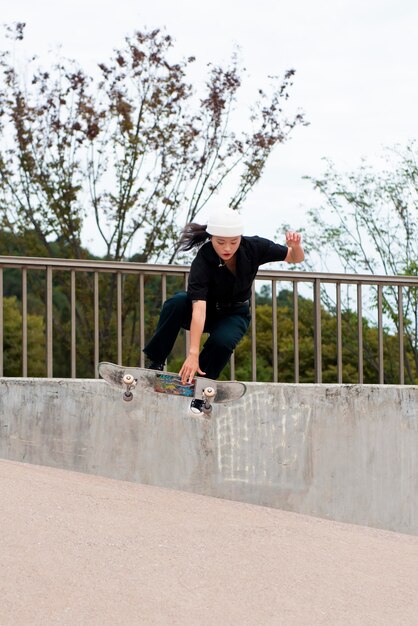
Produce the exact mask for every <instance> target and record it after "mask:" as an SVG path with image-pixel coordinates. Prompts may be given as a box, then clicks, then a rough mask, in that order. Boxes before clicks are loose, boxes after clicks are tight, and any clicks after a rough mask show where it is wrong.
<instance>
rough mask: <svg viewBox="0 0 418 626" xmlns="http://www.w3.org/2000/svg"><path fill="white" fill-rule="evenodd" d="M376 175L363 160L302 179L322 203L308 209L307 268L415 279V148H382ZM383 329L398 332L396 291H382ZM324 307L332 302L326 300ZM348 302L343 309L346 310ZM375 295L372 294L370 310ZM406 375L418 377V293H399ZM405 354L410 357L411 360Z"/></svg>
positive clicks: (417, 239)
mask: <svg viewBox="0 0 418 626" xmlns="http://www.w3.org/2000/svg"><path fill="white" fill-rule="evenodd" d="M385 157H386V166H385V168H384V169H382V170H381V171H376V168H373V167H371V166H370V165H369V164H368V163H367V162H366V161H363V162H362V164H361V166H360V167H359V168H358V169H357V170H356V171H353V172H349V173H339V172H338V171H336V168H335V166H334V165H333V164H332V162H330V161H328V167H327V170H326V171H325V173H324V175H323V176H322V177H321V178H312V177H307V178H308V180H310V181H311V182H312V184H313V186H314V188H315V189H317V190H318V191H319V192H320V194H321V197H322V199H323V202H322V203H321V205H320V206H319V207H318V208H314V209H311V210H310V211H308V225H307V226H306V228H305V229H304V239H305V242H306V247H307V250H308V253H309V254H308V256H309V260H308V262H307V264H306V265H307V267H310V268H311V269H314V268H315V267H318V254H319V255H320V263H321V264H323V265H325V267H327V266H328V265H327V264H328V262H329V261H330V260H331V262H332V264H333V267H334V268H335V266H338V265H340V267H341V269H342V270H343V271H346V272H352V273H357V274H358V273H360V272H361V271H364V272H366V273H371V274H388V275H406V276H414V277H415V276H418V263H417V259H418V209H417V207H418V149H417V146H416V143H415V142H413V141H412V142H410V143H409V144H408V145H406V146H405V147H403V148H402V147H395V148H391V149H388V150H387V151H386V154H385ZM383 295H384V298H383V303H384V312H385V314H386V317H387V323H388V325H389V326H388V328H396V329H399V319H398V292H397V289H396V288H395V287H393V288H391V287H387V288H384V291H383ZM327 303H328V308H330V307H332V302H331V300H330V299H329V298H328V299H327ZM349 304H350V303H349V302H347V307H348V308H349ZM375 304H376V294H375V292H374V294H373V296H372V306H373V308H375ZM403 307H404V318H405V319H404V332H405V337H406V346H405V357H406V360H405V362H406V370H407V377H408V379H409V381H410V382H413V381H416V380H417V377H418V289H417V288H414V287H411V288H408V289H404V297H403ZM411 355H413V359H412V361H411V358H410V357H411Z"/></svg>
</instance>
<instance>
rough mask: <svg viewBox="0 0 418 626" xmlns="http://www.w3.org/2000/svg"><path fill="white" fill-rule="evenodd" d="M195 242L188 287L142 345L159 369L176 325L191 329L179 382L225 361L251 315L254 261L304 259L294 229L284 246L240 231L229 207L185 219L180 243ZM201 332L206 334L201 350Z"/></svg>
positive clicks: (216, 369)
mask: <svg viewBox="0 0 418 626" xmlns="http://www.w3.org/2000/svg"><path fill="white" fill-rule="evenodd" d="M194 247H200V249H199V251H198V253H197V255H196V257H195V259H194V261H193V263H192V265H191V268H190V275H189V282H188V288H187V292H179V293H176V294H175V295H174V296H173V297H172V298H169V299H168V300H166V302H165V303H164V306H163V308H162V311H161V314H160V319H159V322H158V326H157V330H156V332H155V334H154V336H153V337H152V339H151V340H150V341H149V342H148V344H147V345H146V346H145V348H144V352H145V354H146V356H147V357H148V359H147V367H149V368H151V369H157V370H162V369H163V368H164V363H165V360H166V358H167V356H168V354H169V353H170V352H171V350H172V348H173V346H174V342H175V340H176V338H177V335H178V333H179V331H180V328H186V329H190V349H189V354H188V356H187V358H186V360H185V361H184V363H183V365H182V367H181V369H180V372H179V374H180V376H181V378H182V383H183V384H185V383H186V382H191V381H192V380H193V377H194V376H195V374H196V373H197V374H200V375H201V376H207V377H208V378H213V379H216V378H218V376H219V374H220V373H221V371H222V370H223V368H224V367H225V365H226V364H227V363H228V361H229V359H230V356H231V354H232V352H233V350H234V348H235V346H236V345H237V343H238V342H239V341H240V339H242V337H243V336H244V334H245V333H246V331H247V328H248V326H249V324H250V321H251V314H250V298H251V287H252V284H253V281H254V279H255V276H256V274H257V271H258V268H259V266H260V265H263V263H270V262H272V261H286V262H287V263H300V262H301V261H303V259H304V252H303V248H302V246H301V236H300V235H299V234H298V233H294V232H288V233H286V246H282V245H280V244H277V243H274V242H273V241H270V240H269V239H264V238H262V237H244V236H243V222H242V219H241V216H240V215H239V213H237V212H236V211H233V210H232V209H229V208H228V209H220V210H217V211H215V212H214V213H212V214H211V216H210V218H209V221H208V224H207V226H204V225H201V224H195V223H190V224H187V225H186V227H185V228H184V230H183V234H182V237H181V240H180V249H181V250H185V251H187V250H191V249H192V248H194ZM203 332H207V333H209V338H208V339H207V341H206V343H205V344H204V346H203V349H202V351H201V352H200V340H201V337H202V334H203ZM199 352H200V354H199ZM202 404H203V401H202V400H200V399H194V400H192V403H191V407H190V408H191V411H192V413H195V414H199V413H201V407H202Z"/></svg>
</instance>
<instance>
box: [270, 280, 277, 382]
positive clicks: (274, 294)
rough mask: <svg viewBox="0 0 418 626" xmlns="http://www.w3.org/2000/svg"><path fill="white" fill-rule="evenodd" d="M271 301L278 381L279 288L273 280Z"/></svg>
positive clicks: (275, 376) (275, 365)
mask: <svg viewBox="0 0 418 626" xmlns="http://www.w3.org/2000/svg"><path fill="white" fill-rule="evenodd" d="M271 303H272V312H271V313H272V318H273V319H272V322H273V345H272V349H273V382H275V383H277V381H278V358H277V352H278V345H277V289H276V281H275V280H272V281H271Z"/></svg>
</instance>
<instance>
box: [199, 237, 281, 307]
mask: <svg viewBox="0 0 418 626" xmlns="http://www.w3.org/2000/svg"><path fill="white" fill-rule="evenodd" d="M287 251H288V248H287V246H282V245H280V244H278V243H274V242H273V241H270V240H269V239H264V238H263V237H242V238H241V243H240V246H239V248H238V250H237V253H236V270H235V274H233V273H232V272H231V271H230V270H229V269H228V268H227V266H226V265H225V264H224V263H223V262H222V261H221V260H220V258H219V257H218V255H217V254H216V252H215V250H214V248H213V246H212V243H211V242H210V241H208V242H207V243H205V244H204V245H203V246H202V247H201V248H200V250H199V252H198V253H197V255H196V257H195V259H194V261H193V263H192V265H191V268H190V275H189V283H188V289H187V293H188V295H189V297H190V298H191V299H192V300H206V301H207V303H208V305H215V304H216V303H219V304H221V305H222V304H230V303H234V302H244V301H245V300H249V299H250V297H251V287H252V284H253V281H254V278H255V276H256V274H257V270H258V268H259V266H260V265H263V263H270V262H272V261H284V259H285V258H286V255H287Z"/></svg>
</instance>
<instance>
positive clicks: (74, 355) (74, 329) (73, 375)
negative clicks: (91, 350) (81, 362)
mask: <svg viewBox="0 0 418 626" xmlns="http://www.w3.org/2000/svg"><path fill="white" fill-rule="evenodd" d="M75 286H76V283H75V271H74V270H71V378H76V377H77V348H76V346H77V326H76V324H77V318H76V290H75Z"/></svg>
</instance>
